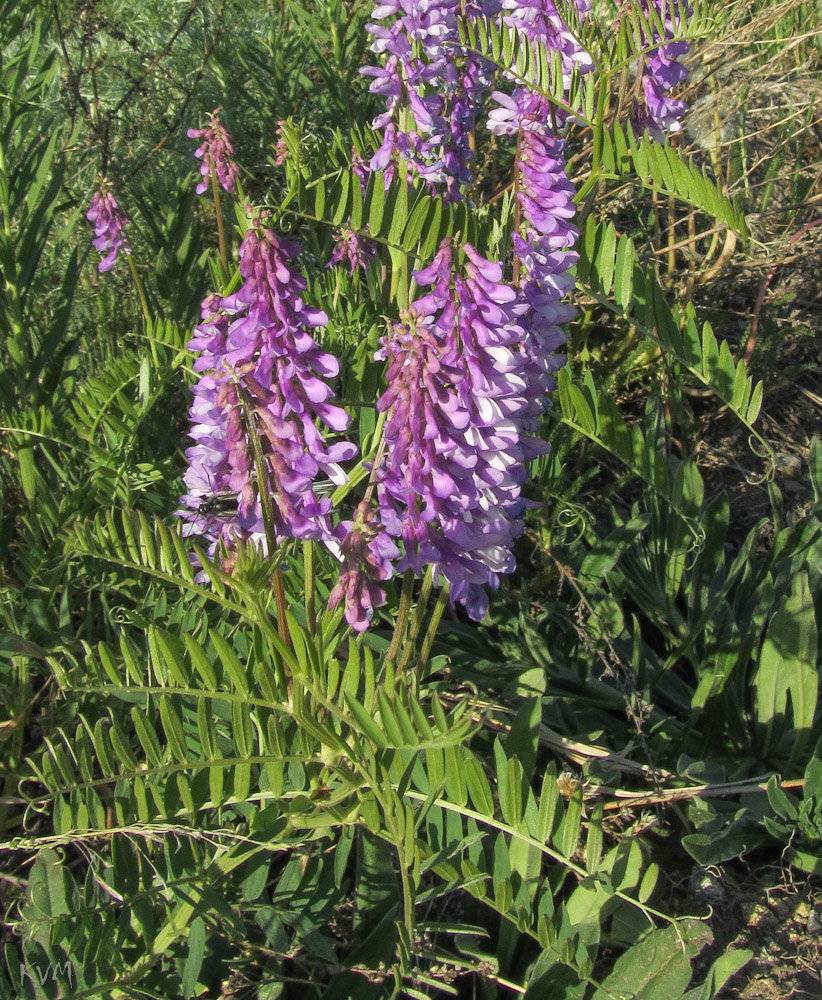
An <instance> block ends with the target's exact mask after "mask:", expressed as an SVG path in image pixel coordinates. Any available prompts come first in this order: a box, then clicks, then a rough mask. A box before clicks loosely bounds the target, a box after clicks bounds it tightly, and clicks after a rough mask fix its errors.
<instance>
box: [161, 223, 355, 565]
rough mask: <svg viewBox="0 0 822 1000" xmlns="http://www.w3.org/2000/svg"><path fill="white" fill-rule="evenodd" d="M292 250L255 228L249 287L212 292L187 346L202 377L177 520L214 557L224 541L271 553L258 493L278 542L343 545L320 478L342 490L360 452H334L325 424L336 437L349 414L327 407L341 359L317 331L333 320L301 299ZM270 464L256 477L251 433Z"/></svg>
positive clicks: (245, 260)
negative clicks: (345, 468) (268, 505)
mask: <svg viewBox="0 0 822 1000" xmlns="http://www.w3.org/2000/svg"><path fill="white" fill-rule="evenodd" d="M296 250H297V247H296V245H295V244H293V243H290V242H288V241H286V240H280V239H278V238H277V236H276V235H275V234H274V233H273V232H272V231H271V230H270V229H266V228H264V227H262V226H261V225H259V223H258V224H256V225H255V226H252V227H251V228H250V229H249V230H248V232H247V233H246V235H245V238H244V239H243V243H242V246H241V248H240V274H241V275H242V277H243V279H244V283H243V285H242V287H241V288H240V289H239V290H238V291H237V292H235V293H234V294H233V295H230V296H227V297H226V298H222V299H221V298H220V297H219V296H216V295H210V296H209V297H208V298H207V299H206V300H205V301H204V302H203V314H202V315H203V322H202V323H201V324H200V325H199V326H198V327H196V328H195V331H194V334H195V335H194V337H193V338H192V340H191V341H190V342H189V347H191V348H193V349H196V350H199V351H200V352H201V355H200V358H199V359H198V360H197V361H196V362H195V366H194V367H195V370H196V371H202V372H205V374H204V375H203V377H202V378H201V380H200V382H199V383H198V384H197V385H196V386H195V387H194V390H193V392H194V397H195V400H194V405H193V406H192V408H191V419H192V424H193V427H192V430H191V437H192V438H193V439H194V441H195V445H194V447H192V448H190V449H189V450H188V452H187V455H188V458H189V462H190V467H189V470H188V472H187V473H186V476H185V483H186V487H187V490H188V492H187V493H186V495H185V496H184V497H183V498H182V503H183V504H184V505H185V507H186V508H187V509H184V510H182V511H180V512H178V513H179V515H180V516H181V517H182V518H183V519H184V520H185V521H186V522H187V524H186V526H185V529H184V533H185V534H196V535H201V536H205V537H206V539H208V541H209V543H210V548H209V551H210V552H211V553H212V554H213V552H214V551H215V550H216V548H217V546H218V544H219V543H221V542H222V543H223V545H224V546H225V547H226V548H227V549H228V551H229V553H231V552H232V551H233V550H234V549H236V547H237V545H238V544H240V543H241V542H245V541H248V540H250V541H253V542H257V543H260V544H261V545H263V547H265V531H264V524H263V520H262V511H261V505H260V500H259V492H260V490H262V489H266V490H268V491H269V492H270V494H271V496H272V500H273V508H274V521H275V524H274V528H275V531H276V534H277V537H278V539H281V538H284V537H289V536H290V537H296V538H303V539H312V540H321V539H322V540H326V541H328V542H329V543H331V544H333V545H334V546H335V547H336V545H337V540H336V529H334V528H333V527H332V525H331V522H330V519H329V518H330V514H331V508H332V504H331V501H330V500H329V499H328V498H327V497H321V496H319V495H318V493H317V492H316V491H315V489H314V486H315V482H316V480H317V479H318V478H319V477H320V474H322V476H323V477H325V478H328V479H330V480H331V481H332V482H334V483H336V484H337V485H340V484H342V483H343V482H345V474H344V473H343V472H342V469H341V468H340V466H339V463H340V462H344V461H347V460H349V459H351V458H353V457H354V455H355V454H356V450H357V449H356V447H355V446H354V445H353V444H349V443H346V442H341V443H335V444H327V443H326V441H325V437H324V435H323V432H322V431H321V430H320V429H319V427H318V420H320V421H322V422H323V423H325V425H326V426H328V427H330V428H332V429H333V430H336V431H342V430H345V429H346V428H347V427H348V424H349V421H350V418H349V416H348V414H347V413H346V412H345V411H344V410H343V409H341V408H340V407H338V406H335V405H333V404H332V403H331V402H330V398H331V396H332V392H331V389H330V388H329V386H328V385H327V384H326V382H325V379H326V378H329V377H333V376H334V375H336V374H337V372H338V371H339V363H338V362H337V360H336V358H334V357H332V356H331V355H330V354H327V353H326V352H324V351H323V350H322V348H321V347H320V345H319V344H318V343H317V342H316V341H315V340H314V339H313V338H312V336H311V333H310V331H311V330H312V329H313V328H316V327H319V326H323V325H325V324H326V323H327V322H328V318H327V316H326V315H325V313H324V312H322V311H321V310H319V309H311V308H309V307H308V306H307V305H306V304H305V303H304V302H303V299H302V293H303V292H304V291H305V287H306V281H305V279H304V278H303V277H302V275H301V274H300V273H299V272H298V271H295V270H293V269H292V267H291V258H292V257H293V255H294V254H295V253H296ZM251 434H255V435H257V436H258V437H259V439H260V446H261V449H262V452H263V455H264V457H265V469H264V470H263V474H264V477H265V480H266V481H265V482H260V481H259V479H258V473H259V470H258V469H256V468H255V464H254V460H253V455H252V448H251V445H250V442H249V436H250V435H251Z"/></svg>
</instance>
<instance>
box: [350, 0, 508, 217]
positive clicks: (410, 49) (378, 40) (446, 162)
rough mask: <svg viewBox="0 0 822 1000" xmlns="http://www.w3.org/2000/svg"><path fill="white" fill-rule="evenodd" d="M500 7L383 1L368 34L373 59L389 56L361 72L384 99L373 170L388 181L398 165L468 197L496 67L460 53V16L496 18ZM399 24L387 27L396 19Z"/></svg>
mask: <svg viewBox="0 0 822 1000" xmlns="http://www.w3.org/2000/svg"><path fill="white" fill-rule="evenodd" d="M499 10H500V0H470V2H468V3H464V2H460V0H383V2H378V3H377V5H376V7H375V9H374V14H373V17H374V20H375V21H379V22H384V23H380V24H369V25H367V30H368V31H369V32H370V33H371V34H372V35H373V36H374V41H373V43H372V45H371V50H372V52H374V53H376V54H377V55H383V54H385V55H386V56H387V58H386V61H385V64H384V65H382V66H367V67H364V68H363V69H362V70H361V72H362V73H363V74H365V75H366V76H370V77H372V83H371V87H370V89H371V91H372V93H375V94H381V95H382V96H383V97H385V99H386V110H385V112H384V113H383V114H381V115H378V116H377V118H375V119H374V122H373V127H374V128H375V129H379V130H384V132H383V142H382V145H381V146H380V148H379V149H378V150H377V152H376V153H375V155H374V156H373V158H372V159H371V164H370V166H371V169H372V170H383V171H385V172H386V178H387V179H390V178H391V177H392V176H393V175H394V174H395V173H396V169H397V162H398V161H399V160H406V161H407V162H408V164H409V166H410V167H411V168H412V170H413V172H414V173H416V174H417V175H418V176H420V177H422V178H423V180H425V181H426V182H427V183H429V184H432V185H434V184H439V183H445V185H446V189H445V198H446V199H447V200H450V201H457V200H459V199H461V198H462V196H463V195H462V192H461V186H464V185H466V184H468V183H470V181H471V170H470V161H471V159H473V155H474V154H473V152H472V150H471V145H470V135H471V133H472V131H473V129H474V123H475V117H476V110H477V107H478V104H479V102H480V100H481V97H482V94H483V93H484V92H485V91H486V90H487V89H488V88H489V86H490V82H491V78H490V70H491V67H490V64H489V63H488V62H487V61H486V60H484V59H482V58H481V57H479V56H478V55H477V54H476V53H471V52H469V53H466V54H464V55H463V54H462V52H461V47H460V39H459V29H458V17H460V16H461V17H466V18H469V19H470V18H473V17H476V16H477V15H478V14H488V15H492V14H496V13H498V12H499ZM391 18H394V19H395V20H394V21H393V22H391V23H389V21H390V19H391Z"/></svg>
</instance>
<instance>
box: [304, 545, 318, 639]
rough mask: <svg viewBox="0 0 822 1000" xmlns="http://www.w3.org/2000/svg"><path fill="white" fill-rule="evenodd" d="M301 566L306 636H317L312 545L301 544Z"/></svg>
mask: <svg viewBox="0 0 822 1000" xmlns="http://www.w3.org/2000/svg"><path fill="white" fill-rule="evenodd" d="M303 566H304V567H305V620H306V622H307V623H308V634H309V635H310V636H312V637H313V636H315V635H316V634H317V607H316V603H315V599H316V595H315V593H314V543H313V542H303Z"/></svg>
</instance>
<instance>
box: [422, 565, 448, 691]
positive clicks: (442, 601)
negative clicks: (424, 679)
mask: <svg viewBox="0 0 822 1000" xmlns="http://www.w3.org/2000/svg"><path fill="white" fill-rule="evenodd" d="M450 591H451V588H450V587H449V586H448V582H447V581H446V582H445V583H443V585H442V590H441V591H440V592H439V596H438V597H437V603H436V604H435V605H434V611H433V612H432V614H431V621H430V622H429V623H428V631H427V632H426V633H425V639H424V640H423V644H422V649H421V651H420V659H419V670H418V673H421V672H422V668H423V667H424V666H425V664H426V663H427V662H428V657H429V656H430V655H431V648H432V646H433V645H434V639H436V637H437V629H438V628H439V627H440V622H441V621H442V616H443V614H444V613H445V606H446V604H448V596H449V594H450Z"/></svg>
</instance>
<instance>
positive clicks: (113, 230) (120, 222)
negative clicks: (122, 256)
mask: <svg viewBox="0 0 822 1000" xmlns="http://www.w3.org/2000/svg"><path fill="white" fill-rule="evenodd" d="M86 218H87V219H88V220H89V222H92V223H93V224H94V237H95V238H94V239H93V240H92V246H93V247H94V249H95V250H99V252H100V253H102V254H107V256H105V257H104V258H103V260H101V261H100V263H99V264H98V265H97V270H98V271H100V272H101V273H102V272H103V271H110V270H111V269H112V268H113V267H114V265H115V263H116V261H117V254H118V252H119V251H120V250H122V251H123V253H131V247H130V246H129V245H128V240H127V239H126V236H125V233H124V232H123V227H124V226H127V225H128V219H127V218H126V217H125V215H123V213H122V211H121V210H120V207H119V206H118V204H117V202H116V200H115V198H114V195H113V194H112V193H111V191H109V190H108V188H107V185H106V184H105V182H104V183H103V185H102V187H101V188H100V190H99V191H95V192H94V194H93V195H92V198H91V205H90V206H89V210H88V211H87V212H86Z"/></svg>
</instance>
